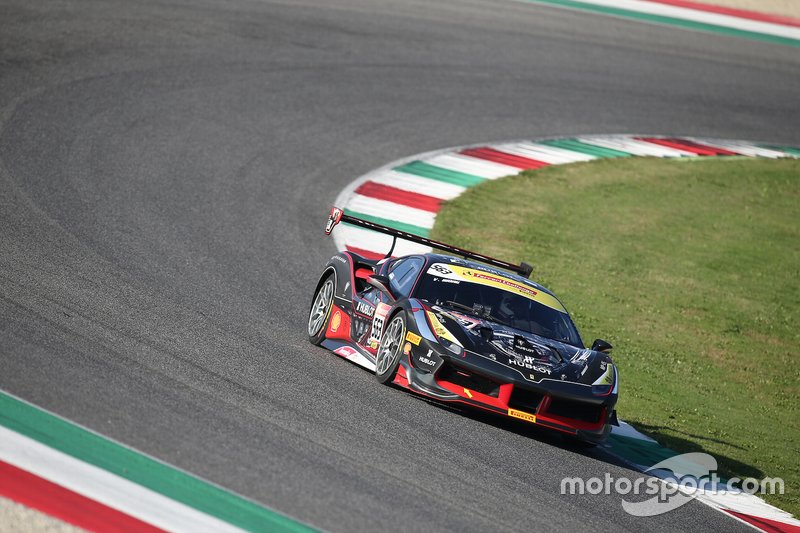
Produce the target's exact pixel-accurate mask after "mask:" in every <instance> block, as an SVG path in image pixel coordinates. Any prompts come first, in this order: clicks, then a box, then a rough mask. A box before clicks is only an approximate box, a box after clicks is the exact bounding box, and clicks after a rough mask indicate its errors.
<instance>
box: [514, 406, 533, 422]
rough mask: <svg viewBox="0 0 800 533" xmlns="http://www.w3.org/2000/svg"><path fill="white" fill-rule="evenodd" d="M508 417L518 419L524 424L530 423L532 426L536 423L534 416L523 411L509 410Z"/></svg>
mask: <svg viewBox="0 0 800 533" xmlns="http://www.w3.org/2000/svg"><path fill="white" fill-rule="evenodd" d="M508 416H513V417H514V418H519V419H520V420H524V421H525V422H531V423H533V424H535V423H536V415H532V414H530V413H526V412H525V411H517V410H516V409H509V410H508Z"/></svg>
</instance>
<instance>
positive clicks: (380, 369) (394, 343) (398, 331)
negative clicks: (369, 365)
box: [375, 311, 406, 383]
mask: <svg viewBox="0 0 800 533" xmlns="http://www.w3.org/2000/svg"><path fill="white" fill-rule="evenodd" d="M405 336H406V319H405V315H403V312H402V311H401V312H400V313H398V314H396V315H395V316H394V317H393V318H392V320H391V321H390V322H389V325H388V326H387V328H386V331H385V332H384V334H383V338H381V344H380V346H379V347H378V353H377V355H376V357H375V377H376V378H378V381H380V382H381V383H391V381H392V380H393V379H394V376H395V374H397V367H399V366H400V357H402V355H403V339H404V338H405Z"/></svg>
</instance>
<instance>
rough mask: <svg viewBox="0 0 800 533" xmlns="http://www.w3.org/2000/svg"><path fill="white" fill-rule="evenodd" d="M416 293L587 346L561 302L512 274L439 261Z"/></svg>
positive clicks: (468, 311) (549, 336) (532, 330)
mask: <svg viewBox="0 0 800 533" xmlns="http://www.w3.org/2000/svg"><path fill="white" fill-rule="evenodd" d="M414 292H415V296H416V297H417V298H419V299H420V300H426V301H427V302H428V303H429V304H431V305H439V306H443V307H449V308H451V309H453V310H455V311H458V312H461V313H466V314H471V315H474V316H478V317H481V318H484V319H486V320H489V321H492V322H496V323H499V324H504V325H506V326H509V327H512V328H516V329H519V330H522V331H526V332H529V333H533V334H534V335H539V336H541V337H545V338H548V339H553V340H557V341H560V342H565V343H567V344H571V345H573V346H578V347H583V344H582V342H581V338H580V335H578V331H577V329H576V328H575V325H574V324H573V323H572V320H571V319H570V317H569V315H568V314H567V312H566V310H564V308H563V307H562V306H561V303H560V302H559V301H558V300H556V299H555V298H554V297H552V296H551V295H549V294H546V293H544V292H541V291H538V290H534V289H533V287H530V286H528V285H524V284H521V283H519V282H517V281H515V280H512V279H510V278H505V277H503V276H497V275H494V274H490V273H486V272H483V271H480V270H473V269H469V268H465V267H459V266H457V265H447V264H443V263H436V264H434V265H431V267H430V268H428V271H427V272H426V273H425V274H423V275H422V277H421V279H420V281H419V285H418V286H417V288H416V290H415V291H414Z"/></svg>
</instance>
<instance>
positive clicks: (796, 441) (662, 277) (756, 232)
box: [431, 158, 800, 514]
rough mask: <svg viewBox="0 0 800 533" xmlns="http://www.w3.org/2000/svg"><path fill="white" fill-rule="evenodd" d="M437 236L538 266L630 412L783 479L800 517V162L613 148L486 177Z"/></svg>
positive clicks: (668, 438)
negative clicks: (616, 374) (604, 347)
mask: <svg viewBox="0 0 800 533" xmlns="http://www.w3.org/2000/svg"><path fill="white" fill-rule="evenodd" d="M431 236H432V238H434V239H437V240H443V241H445V242H451V243H453V244H455V245H458V246H463V247H466V248H471V249H477V250H480V251H481V252H484V253H488V254H490V255H494V256H496V257H500V258H503V259H507V260H511V261H519V260H525V261H528V262H530V263H532V264H533V265H534V274H533V276H532V277H533V278H534V279H536V280H537V281H540V282H541V283H543V284H544V285H545V286H547V287H549V288H550V289H552V290H553V291H554V292H555V293H556V294H557V295H558V296H559V297H560V298H561V300H562V301H563V302H564V304H565V305H566V306H567V308H568V309H569V310H570V312H571V313H572V315H573V317H574V318H575V321H576V323H577V325H578V327H579V328H580V330H581V333H582V335H583V340H584V342H585V343H587V344H590V343H591V341H592V340H593V339H594V338H595V337H600V338H604V339H606V340H608V341H610V342H611V343H612V344H613V345H614V346H615V350H614V351H613V354H614V358H615V361H616V363H617V364H618V366H619V369H620V376H621V386H620V400H619V403H618V412H619V414H620V417H621V418H623V419H624V420H626V421H628V422H630V423H632V424H633V425H634V426H636V427H637V428H638V429H640V430H641V431H643V432H644V433H646V434H649V435H650V436H652V437H653V438H655V439H656V440H658V441H659V442H660V443H662V444H663V445H665V446H668V447H670V448H672V449H674V450H676V451H679V452H688V451H706V452H708V453H711V454H712V455H714V456H715V457H716V458H717V460H718V461H719V464H720V472H721V474H722V475H727V476H737V477H742V478H743V477H756V478H759V479H760V478H762V477H765V476H769V477H782V478H784V480H785V482H786V493H785V494H784V495H774V496H767V497H766V499H767V500H768V501H770V502H771V503H773V504H775V505H778V506H779V507H781V508H783V509H786V510H788V511H790V512H792V513H795V514H800V466H799V465H800V327H799V326H800V324H799V322H800V312H798V311H800V161H792V160H780V161H772V160H755V159H739V158H736V159H724V158H715V159H698V160H679V161H676V160H662V159H650V158H634V159H626V160H619V159H617V160H601V161H596V162H591V163H581V164H573V165H565V166H555V167H548V168H545V169H540V170H537V171H533V172H530V173H524V174H522V175H520V176H516V177H510V178H504V179H502V180H497V181H492V182H487V183H484V184H481V185H479V186H477V187H474V188H472V189H469V190H467V192H466V193H465V194H463V195H462V196H460V197H459V198H457V199H456V200H454V201H452V202H448V203H447V204H446V205H445V206H444V208H443V210H442V211H441V212H440V213H439V215H438V216H437V219H436V226H435V227H434V229H433V232H432V235H431Z"/></svg>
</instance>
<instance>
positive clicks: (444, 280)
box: [439, 278, 461, 285]
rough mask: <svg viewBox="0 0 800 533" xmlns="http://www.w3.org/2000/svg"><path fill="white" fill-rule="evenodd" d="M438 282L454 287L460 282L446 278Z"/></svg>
mask: <svg viewBox="0 0 800 533" xmlns="http://www.w3.org/2000/svg"><path fill="white" fill-rule="evenodd" d="M439 281H441V282H442V283H453V284H455V285H458V284H459V283H461V282H460V281H458V280H455V279H447V278H443V279H441V280H439Z"/></svg>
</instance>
